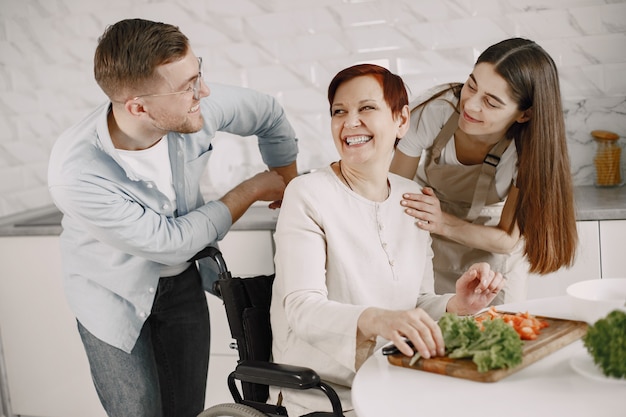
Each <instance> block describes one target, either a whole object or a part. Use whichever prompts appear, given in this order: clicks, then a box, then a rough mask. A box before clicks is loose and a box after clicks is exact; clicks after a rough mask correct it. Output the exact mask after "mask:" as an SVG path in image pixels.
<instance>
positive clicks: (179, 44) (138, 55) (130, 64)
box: [94, 19, 189, 101]
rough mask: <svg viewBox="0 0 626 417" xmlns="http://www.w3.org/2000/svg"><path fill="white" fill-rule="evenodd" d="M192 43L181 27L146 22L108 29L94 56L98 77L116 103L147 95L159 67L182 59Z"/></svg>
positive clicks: (134, 21)
mask: <svg viewBox="0 0 626 417" xmlns="http://www.w3.org/2000/svg"><path fill="white" fill-rule="evenodd" d="M188 49H189V40H188V39H187V37H186V36H185V35H184V34H183V33H181V32H180V30H179V29H178V27H176V26H172V25H169V24H167V23H160V22H152V21H149V20H144V19H126V20H121V21H119V22H117V23H115V24H114V25H111V26H108V27H107V28H106V30H105V31H104V33H103V34H102V36H101V37H100V39H99V40H98V46H97V48H96V53H95V56H94V75H95V78H96V81H97V82H98V85H99V86H100V88H102V91H104V93H105V94H106V95H107V96H108V97H109V98H110V99H111V100H112V101H124V100H126V99H127V98H128V97H129V96H132V95H135V94H138V93H143V92H145V91H143V89H144V88H145V87H146V86H147V85H148V83H150V82H151V81H153V80H154V76H155V69H156V67H158V66H159V65H163V64H168V63H170V62H173V61H176V60H178V59H181V58H182V57H184V56H185V54H186V53H187V50H188Z"/></svg>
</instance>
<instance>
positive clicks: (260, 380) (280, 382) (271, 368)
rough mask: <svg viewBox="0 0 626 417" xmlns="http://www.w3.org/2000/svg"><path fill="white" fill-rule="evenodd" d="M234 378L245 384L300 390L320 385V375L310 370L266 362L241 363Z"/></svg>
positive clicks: (247, 361)
mask: <svg viewBox="0 0 626 417" xmlns="http://www.w3.org/2000/svg"><path fill="white" fill-rule="evenodd" d="M234 376H235V378H236V379H239V380H240V381H244V382H252V383H255V384H263V385H273V386H277V387H283V388H292V389H300V390H304V389H309V388H315V387H317V386H318V385H319V384H320V377H319V375H318V374H317V372H315V371H314V370H312V369H310V368H306V367H303V366H293V365H285V364H279V363H273V362H264V361H251V360H246V361H241V362H239V364H238V365H237V367H236V368H235V371H234Z"/></svg>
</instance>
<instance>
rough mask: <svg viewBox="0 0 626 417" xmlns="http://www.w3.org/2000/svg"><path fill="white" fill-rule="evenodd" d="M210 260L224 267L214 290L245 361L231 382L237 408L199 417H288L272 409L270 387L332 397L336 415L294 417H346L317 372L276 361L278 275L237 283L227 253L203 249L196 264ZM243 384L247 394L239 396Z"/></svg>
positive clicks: (278, 408)
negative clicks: (273, 320)
mask: <svg viewBox="0 0 626 417" xmlns="http://www.w3.org/2000/svg"><path fill="white" fill-rule="evenodd" d="M204 257H210V258H211V259H213V260H214V261H215V263H216V264H217V266H218V271H219V279H218V281H217V282H215V284H214V287H213V290H214V292H215V294H217V295H218V296H219V297H221V298H222V301H223V302H224V308H225V309H226V318H227V320H228V325H229V328H230V332H231V335H232V337H233V339H235V341H236V345H237V350H238V354H239V360H238V361H237V366H236V368H235V370H234V371H233V372H231V373H230V375H229V376H228V378H227V381H226V382H227V384H228V389H229V391H230V393H231V395H232V397H233V400H234V403H226V404H218V405H215V406H212V407H210V408H208V409H206V410H204V411H203V412H202V413H200V414H199V415H198V417H281V416H288V414H287V410H286V409H285V407H283V406H281V405H280V404H278V405H273V404H267V403H266V401H267V399H268V397H269V387H270V386H273V387H281V388H291V389H297V390H308V389H315V390H320V391H322V392H323V393H324V394H326V397H327V398H328V400H329V401H330V404H331V406H332V410H333V411H332V412H313V413H309V414H306V416H292V417H344V416H343V409H342V406H341V401H340V400H339V396H338V395H337V393H336V392H335V390H334V389H333V388H332V387H331V386H330V385H328V384H327V383H325V382H324V381H322V380H321V379H320V377H319V375H318V374H317V373H316V372H315V371H314V370H312V369H310V368H306V367H300V366H293V365H286V364H279V363H275V362H272V361H271V353H272V329H271V326H270V302H271V298H272V283H273V281H274V275H259V276H255V277H250V278H236V277H232V276H231V273H230V272H229V270H228V268H227V266H226V262H225V261H224V258H223V256H222V253H221V252H220V251H219V249H217V248H215V247H213V246H209V247H207V248H205V249H203V250H202V251H201V252H199V253H198V254H197V255H196V256H194V258H193V259H192V260H197V259H200V258H204ZM237 382H239V384H240V386H241V391H242V392H240V391H239V387H238V386H237Z"/></svg>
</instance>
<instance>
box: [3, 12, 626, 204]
mask: <svg viewBox="0 0 626 417" xmlns="http://www.w3.org/2000/svg"><path fill="white" fill-rule="evenodd" d="M128 17H143V18H148V19H153V20H161V21H165V22H168V23H172V24H176V25H178V26H180V27H181V29H182V30H183V32H185V34H187V35H188V36H189V38H190V40H191V43H192V46H193V48H194V51H195V52H196V54H198V55H201V56H203V57H204V59H205V69H206V71H205V73H206V79H207V80H211V81H219V82H226V83H232V84H239V85H244V86H247V87H252V88H255V89H259V90H261V91H265V92H268V93H270V94H272V95H274V96H276V97H277V98H278V99H279V100H280V101H281V103H283V105H284V106H285V108H286V110H287V113H288V115H289V117H290V119H291V120H292V123H293V124H294V127H295V128H296V130H297V132H298V135H299V138H300V149H301V154H300V157H299V160H298V163H299V166H300V168H301V170H309V169H311V168H317V167H319V166H321V165H325V164H327V163H329V162H330V161H332V160H334V159H336V153H335V150H334V146H333V144H332V141H331V138H330V132H329V127H328V111H327V107H328V106H327V103H326V99H325V94H326V91H325V90H326V87H327V85H328V82H329V81H330V79H331V77H332V76H333V75H334V74H335V73H336V72H337V71H338V70H340V69H342V68H344V67H345V66H347V65H351V64H353V63H356V62H362V61H369V62H377V63H381V64H383V65H386V66H388V67H389V68H390V69H391V70H393V71H395V72H398V73H399V74H401V75H402V76H403V77H404V78H405V80H406V82H407V84H408V85H409V86H410V89H411V91H412V92H413V93H414V94H417V93H419V92H420V91H422V90H423V89H426V88H428V87H430V86H432V85H433V84H436V83H440V82H448V81H464V80H465V78H466V77H467V74H468V72H469V71H470V70H471V67H472V65H473V62H474V60H475V58H476V57H477V55H478V54H479V53H480V52H481V51H482V50H483V49H484V48H486V47H487V46H489V45H490V44H492V43H494V42H496V41H499V40H501V39H504V38H508V37H512V36H522V37H527V38H530V39H533V40H535V41H537V42H538V43H539V44H541V45H542V46H543V47H544V48H545V49H546V50H547V51H548V52H549V53H550V54H551V55H552V56H553V58H554V59H555V61H556V62H557V65H558V66H559V70H560V73H561V82H562V90H563V96H564V100H565V110H566V123H567V128H568V138H569V140H570V152H571V156H572V165H573V166H572V172H573V173H574V179H575V183H576V184H577V185H586V184H591V183H592V178H593V175H592V173H593V168H592V165H591V164H592V158H593V152H594V150H593V141H592V140H591V138H590V136H589V131H590V130H593V129H608V130H613V131H615V132H617V133H619V134H620V135H622V136H624V135H626V118H625V117H624V114H625V113H626V76H625V75H626V1H624V0H604V1H603V0H555V1H550V2H545V1H539V0H481V1H476V0H440V1H431V0H229V1H227V2H224V1H222V0H178V1H169V0H168V1H158V0H136V1H133V2H128V1H127V0H107V1H104V2H103V1H99V0H55V1H43V0H1V1H0V216H4V215H9V214H13V213H16V212H20V211H23V210H25V209H29V208H38V207H41V206H44V205H47V204H50V198H49V196H48V192H47V188H46V169H47V159H48V155H49V152H50V148H51V146H52V144H53V143H54V141H55V139H56V138H57V137H58V135H59V134H60V133H61V132H62V131H63V130H64V129H65V128H67V127H69V126H70V125H71V124H73V123H75V122H76V121H78V120H79V119H80V118H81V117H82V116H84V115H85V114H87V113H88V112H89V111H90V110H91V109H92V108H93V107H94V106H96V105H97V104H98V103H99V102H101V101H102V100H104V95H103V94H102V93H101V92H100V90H99V88H98V86H97V85H96V83H95V81H94V80H93V70H92V60H93V52H94V49H95V46H96V42H97V38H98V36H99V35H100V34H101V33H102V31H103V30H104V28H105V27H106V26H107V25H108V24H111V23H114V22H116V21H118V20H120V19H123V18H128ZM247 142H250V141H246V142H243V141H240V140H234V141H233V140H232V138H231V137H229V136H225V135H224V136H220V137H219V138H218V142H217V143H216V145H217V146H216V155H215V158H213V161H212V163H211V166H210V167H209V169H208V173H209V174H210V180H208V181H207V183H206V184H205V187H204V189H205V191H206V193H207V195H209V196H218V195H220V194H222V193H223V192H224V191H226V190H227V189H229V188H231V187H232V186H233V185H234V182H235V181H238V180H241V179H243V178H245V177H246V176H249V175H252V174H253V173H255V172H256V171H258V170H262V169H264V167H263V165H262V163H261V162H260V158H258V155H257V151H256V145H255V144H254V143H247ZM252 142H253V141H252ZM621 143H622V145H623V143H624V139H621ZM625 153H626V152H625ZM623 165H625V164H623ZM242 166H243V167H244V168H245V169H243V170H242V169H241V167H242Z"/></svg>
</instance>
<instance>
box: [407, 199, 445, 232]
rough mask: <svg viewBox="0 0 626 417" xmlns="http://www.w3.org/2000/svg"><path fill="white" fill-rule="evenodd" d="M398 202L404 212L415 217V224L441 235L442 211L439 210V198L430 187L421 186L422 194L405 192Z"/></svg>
mask: <svg viewBox="0 0 626 417" xmlns="http://www.w3.org/2000/svg"><path fill="white" fill-rule="evenodd" d="M402 197H403V200H402V201H400V204H401V205H402V206H404V207H405V210H404V212H405V213H406V214H408V215H409V216H412V217H414V218H415V219H416V222H415V224H416V225H417V227H419V228H420V229H423V230H427V231H429V232H431V233H435V234H438V235H443V231H444V225H445V223H444V219H445V217H444V213H443V212H442V211H441V205H440V203H439V199H438V198H437V196H436V195H435V192H434V191H433V189H432V188H430V187H424V188H422V194H413V193H405V194H403V195H402Z"/></svg>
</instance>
